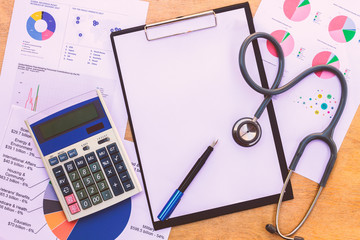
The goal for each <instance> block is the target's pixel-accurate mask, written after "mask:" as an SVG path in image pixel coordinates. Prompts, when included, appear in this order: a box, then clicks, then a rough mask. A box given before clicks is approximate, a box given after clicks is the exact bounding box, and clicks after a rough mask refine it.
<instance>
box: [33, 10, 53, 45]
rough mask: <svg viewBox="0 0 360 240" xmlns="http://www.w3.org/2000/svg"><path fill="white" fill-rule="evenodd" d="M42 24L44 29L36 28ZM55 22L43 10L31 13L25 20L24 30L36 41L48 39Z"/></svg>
mask: <svg viewBox="0 0 360 240" xmlns="http://www.w3.org/2000/svg"><path fill="white" fill-rule="evenodd" d="M39 25H43V26H44V29H41V30H39V29H37V26H39ZM55 29H56V22H55V19H54V17H53V16H52V15H51V14H49V13H47V12H44V11H39V12H35V13H33V14H32V15H31V16H30V17H29V18H28V20H27V22H26V30H27V32H28V34H29V35H30V37H32V38H33V39H35V40H38V41H44V40H46V39H49V38H50V37H51V36H52V35H53V34H54V32H55Z"/></svg>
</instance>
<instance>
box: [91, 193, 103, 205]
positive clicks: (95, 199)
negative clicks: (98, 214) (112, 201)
mask: <svg viewBox="0 0 360 240" xmlns="http://www.w3.org/2000/svg"><path fill="white" fill-rule="evenodd" d="M91 201H92V203H93V204H94V205H96V204H99V203H101V202H102V200H101V197H100V195H99V194H96V195H94V196H92V197H91Z"/></svg>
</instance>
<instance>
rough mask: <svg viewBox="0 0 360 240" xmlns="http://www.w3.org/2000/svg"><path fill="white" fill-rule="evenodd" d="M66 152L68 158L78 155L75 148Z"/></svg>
mask: <svg viewBox="0 0 360 240" xmlns="http://www.w3.org/2000/svg"><path fill="white" fill-rule="evenodd" d="M67 153H68V155H69V157H70V158H73V157H76V156H77V155H78V153H77V151H76V149H71V150H69V151H68V152H67Z"/></svg>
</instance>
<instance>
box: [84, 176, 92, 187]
mask: <svg viewBox="0 0 360 240" xmlns="http://www.w3.org/2000/svg"><path fill="white" fill-rule="evenodd" d="M83 181H84V184H85V186H87V187H88V186H90V185H91V184H94V179H93V178H92V176H91V175H90V176H87V177H84V178H83Z"/></svg>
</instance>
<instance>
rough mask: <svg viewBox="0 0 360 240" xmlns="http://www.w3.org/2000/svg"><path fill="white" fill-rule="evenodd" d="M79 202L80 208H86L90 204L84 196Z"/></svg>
mask: <svg viewBox="0 0 360 240" xmlns="http://www.w3.org/2000/svg"><path fill="white" fill-rule="evenodd" d="M80 204H81V207H82V209H87V208H89V207H91V206H92V205H91V202H90V200H89V199H88V198H85V199H84V200H81V201H80Z"/></svg>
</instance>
